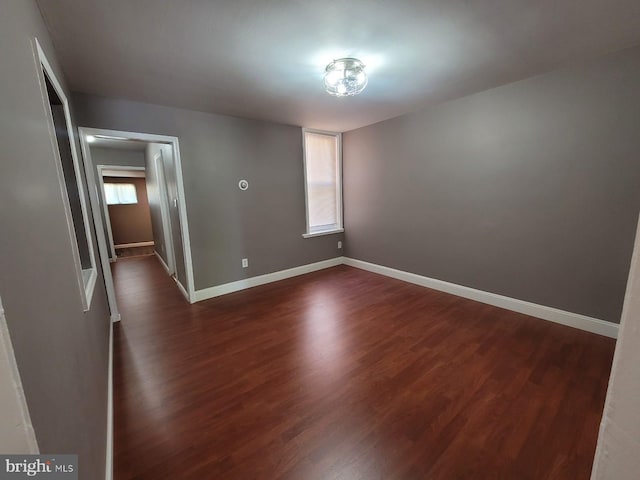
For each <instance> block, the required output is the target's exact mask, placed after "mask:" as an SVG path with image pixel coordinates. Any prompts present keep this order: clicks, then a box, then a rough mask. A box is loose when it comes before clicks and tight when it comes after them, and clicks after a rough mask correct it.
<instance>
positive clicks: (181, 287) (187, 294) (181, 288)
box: [172, 277, 191, 303]
mask: <svg viewBox="0 0 640 480" xmlns="http://www.w3.org/2000/svg"><path fill="white" fill-rule="evenodd" d="M172 278H173V279H174V280H175V282H176V285H177V286H178V289H179V290H180V293H181V294H182V295H183V296H184V298H185V299H186V300H187V302H189V303H191V299H190V298H189V293H188V292H187V290H186V289H185V288H184V286H183V285H182V284H181V283H180V281H179V280H178V279H177V278H176V277H172Z"/></svg>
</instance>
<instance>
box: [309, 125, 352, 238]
mask: <svg viewBox="0 0 640 480" xmlns="http://www.w3.org/2000/svg"><path fill="white" fill-rule="evenodd" d="M303 137H304V175H305V187H306V188H305V190H306V201H307V203H306V204H307V232H306V233H305V234H304V235H303V237H313V236H316V235H326V234H329V233H339V232H342V231H343V229H342V145H341V140H342V137H341V135H340V134H339V133H329V132H318V131H313V130H306V129H305V130H303Z"/></svg>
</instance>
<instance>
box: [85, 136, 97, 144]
mask: <svg viewBox="0 0 640 480" xmlns="http://www.w3.org/2000/svg"><path fill="white" fill-rule="evenodd" d="M95 141H96V137H94V136H93V135H87V142H89V143H93V142H95Z"/></svg>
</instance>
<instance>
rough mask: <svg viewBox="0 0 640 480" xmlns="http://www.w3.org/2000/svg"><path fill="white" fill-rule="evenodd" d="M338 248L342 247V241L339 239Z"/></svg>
mask: <svg viewBox="0 0 640 480" xmlns="http://www.w3.org/2000/svg"><path fill="white" fill-rule="evenodd" d="M338 248H342V241H341V240H338Z"/></svg>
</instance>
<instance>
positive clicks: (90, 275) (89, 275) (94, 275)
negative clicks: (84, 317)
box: [82, 268, 98, 312]
mask: <svg viewBox="0 0 640 480" xmlns="http://www.w3.org/2000/svg"><path fill="white" fill-rule="evenodd" d="M97 279H98V272H97V270H96V269H95V268H87V269H84V270H82V281H83V282H82V283H83V284H84V298H83V300H84V311H85V312H88V311H89V309H90V308H91V300H92V299H93V291H94V290H95V288H96V280H97Z"/></svg>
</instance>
